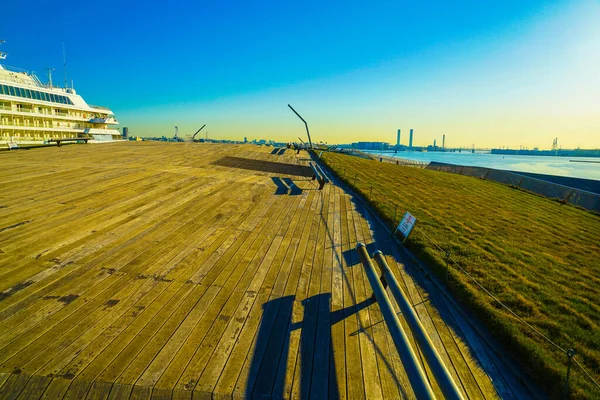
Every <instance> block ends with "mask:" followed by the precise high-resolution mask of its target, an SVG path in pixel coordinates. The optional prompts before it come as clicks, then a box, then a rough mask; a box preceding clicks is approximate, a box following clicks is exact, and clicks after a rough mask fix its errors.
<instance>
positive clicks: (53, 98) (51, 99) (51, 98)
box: [50, 93, 56, 103]
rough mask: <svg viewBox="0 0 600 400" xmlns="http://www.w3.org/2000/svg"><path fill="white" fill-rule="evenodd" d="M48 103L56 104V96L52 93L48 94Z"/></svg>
mask: <svg viewBox="0 0 600 400" xmlns="http://www.w3.org/2000/svg"><path fill="white" fill-rule="evenodd" d="M50 101H52V102H53V103H56V96H55V95H54V94H52V93H50Z"/></svg>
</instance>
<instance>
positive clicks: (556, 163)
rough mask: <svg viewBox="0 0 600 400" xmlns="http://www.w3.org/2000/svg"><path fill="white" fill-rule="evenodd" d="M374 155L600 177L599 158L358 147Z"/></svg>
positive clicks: (509, 169)
mask: <svg viewBox="0 0 600 400" xmlns="http://www.w3.org/2000/svg"><path fill="white" fill-rule="evenodd" d="M361 151H364V152H365V153H370V154H373V155H381V156H384V157H392V156H393V157H394V158H400V159H404V160H414V161H421V162H432V161H436V162H441V163H446V164H456V165H468V166H476V167H486V168H494V169H501V170H507V171H521V172H532V173H536V174H549V175H559V176H570V177H575V178H585V179H594V180H600V158H590V157H552V156H515V155H502V154H490V153H483V152H475V153H471V152H467V151H465V152H461V153H453V152H433V151H432V152H420V151H399V152H398V153H394V151H393V150H392V151H385V152H382V151H373V150H361ZM581 161H585V162H581Z"/></svg>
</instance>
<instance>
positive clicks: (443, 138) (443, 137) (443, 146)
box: [442, 134, 446, 149]
mask: <svg viewBox="0 0 600 400" xmlns="http://www.w3.org/2000/svg"><path fill="white" fill-rule="evenodd" d="M445 148H446V135H445V134H444V136H442V149H445Z"/></svg>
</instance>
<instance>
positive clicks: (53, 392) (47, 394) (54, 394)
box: [41, 378, 71, 400]
mask: <svg viewBox="0 0 600 400" xmlns="http://www.w3.org/2000/svg"><path fill="white" fill-rule="evenodd" d="M70 385H71V381H70V380H68V379H62V378H54V379H52V381H51V382H50V384H49V385H48V387H46V390H45V391H44V393H43V394H42V397H41V398H42V399H48V400H50V399H52V400H55V399H62V398H63V396H64V395H65V393H66V392H67V390H68V389H69V386H70Z"/></svg>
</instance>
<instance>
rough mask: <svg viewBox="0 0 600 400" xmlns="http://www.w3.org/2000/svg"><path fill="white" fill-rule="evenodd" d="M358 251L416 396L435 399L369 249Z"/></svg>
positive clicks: (359, 247) (361, 246)
mask: <svg viewBox="0 0 600 400" xmlns="http://www.w3.org/2000/svg"><path fill="white" fill-rule="evenodd" d="M356 251H357V252H358V255H359V256H360V260H361V262H362V265H363V267H364V268H365V272H366V274H367V278H368V279H369V283H370V284H371V287H372V288H373V294H374V295H375V299H376V300H377V303H378V304H379V308H380V309H381V314H382V315H383V319H384V321H385V324H386V325H387V327H388V329H389V331H390V334H391V336H392V340H393V341H394V345H395V346H396V349H397V350H398V353H399V355H400V359H401V360H402V364H403V366H404V369H405V370H406V374H407V375H408V379H409V381H410V384H411V386H412V389H413V391H414V392H415V395H416V396H417V398H418V399H435V395H434V394H433V390H432V389H431V386H430V385H429V381H428V380H427V376H426V375H425V372H424V371H423V368H422V367H421V364H420V363H419V360H418V358H417V356H416V355H415V353H414V351H413V349H412V347H411V346H410V342H409V340H408V337H407V336H406V333H405V332H404V330H403V329H402V326H401V325H400V320H399V319H398V316H397V315H396V313H395V312H394V309H393V307H392V303H391V302H390V299H389V298H388V296H387V293H386V292H385V289H384V288H383V285H382V283H381V281H380V280H379V277H378V276H377V273H376V272H375V267H373V262H372V261H371V258H370V257H369V253H368V252H367V247H366V246H365V245H364V244H363V243H359V244H358V245H357V246H356Z"/></svg>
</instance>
